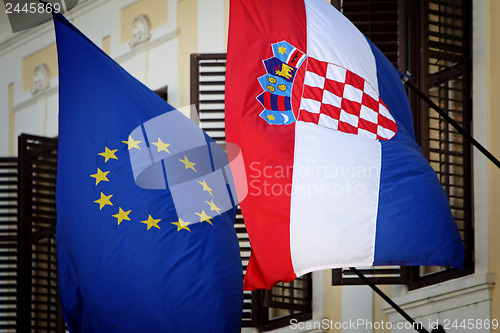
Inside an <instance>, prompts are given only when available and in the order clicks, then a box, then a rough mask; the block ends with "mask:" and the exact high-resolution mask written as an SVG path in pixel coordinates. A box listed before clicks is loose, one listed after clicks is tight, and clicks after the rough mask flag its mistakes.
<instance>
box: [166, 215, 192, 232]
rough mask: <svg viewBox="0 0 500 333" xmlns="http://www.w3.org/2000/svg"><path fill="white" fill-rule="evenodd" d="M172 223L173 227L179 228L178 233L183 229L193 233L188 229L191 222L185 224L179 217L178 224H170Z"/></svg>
mask: <svg viewBox="0 0 500 333" xmlns="http://www.w3.org/2000/svg"><path fill="white" fill-rule="evenodd" d="M170 223H172V224H173V225H176V226H177V231H180V230H181V229H186V230H187V231H189V232H191V230H189V228H188V225H189V224H190V223H189V222H184V221H183V220H182V219H181V218H180V217H179V221H178V222H170Z"/></svg>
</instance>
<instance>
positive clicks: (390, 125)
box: [378, 113, 398, 133]
mask: <svg viewBox="0 0 500 333" xmlns="http://www.w3.org/2000/svg"><path fill="white" fill-rule="evenodd" d="M378 124H379V125H380V126H382V127H383V128H387V129H389V130H391V131H393V132H394V133H396V132H397V130H398V126H397V125H396V123H395V122H394V121H393V120H391V119H389V118H386V117H384V116H383V115H381V114H380V113H379V115H378Z"/></svg>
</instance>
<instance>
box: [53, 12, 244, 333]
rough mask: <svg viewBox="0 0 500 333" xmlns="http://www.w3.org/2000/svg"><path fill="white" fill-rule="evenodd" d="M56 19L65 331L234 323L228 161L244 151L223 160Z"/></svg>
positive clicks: (235, 269)
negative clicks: (66, 327) (67, 329)
mask: <svg viewBox="0 0 500 333" xmlns="http://www.w3.org/2000/svg"><path fill="white" fill-rule="evenodd" d="M54 25H55V30H56V39H57V51H58V61H59V147H58V175H57V195H56V197H57V214H58V219H57V255H58V258H57V259H58V269H59V286H60V297H61V304H62V308H63V313H64V317H65V320H66V323H67V326H68V328H69V330H70V332H162V333H163V332H195V331H200V330H201V331H204V332H214V333H219V332H240V331H241V316H242V307H243V293H242V284H243V279H242V265H241V257H240V252H239V244H238V239H237V237H236V232H235V229H234V219H235V215H236V205H237V200H236V189H235V184H234V181H233V176H232V174H231V171H230V168H229V164H231V163H234V162H235V161H236V162H237V163H240V162H241V161H242V158H241V156H240V155H238V154H236V155H235V156H236V157H234V158H232V159H231V160H228V158H227V155H226V153H225V152H224V151H223V150H222V149H221V148H220V147H218V146H217V145H216V144H215V142H214V141H213V140H212V139H211V138H210V137H209V136H208V135H206V134H205V133H204V132H203V131H202V130H201V129H200V128H198V127H197V126H196V125H195V124H194V123H193V122H192V121H191V120H189V119H188V118H186V117H185V116H184V115H182V114H181V113H180V112H179V111H177V110H175V109H174V108H173V107H172V106H170V105H169V104H167V103H166V102H165V101H163V100H161V99H160V98H159V97H158V96H157V95H156V94H155V93H154V92H152V91H151V90H149V89H148V88H147V87H146V86H144V85H143V84H142V83H140V82H139V81H137V80H136V79H135V78H133V77H132V76H131V75H130V74H128V73H127V72H126V71H125V70H124V69H123V68H121V67H120V66H119V65H118V64H117V63H116V62H114V61H113V60H112V59H111V58H109V57H108V56H107V55H106V54H105V53H104V52H102V51H101V50H100V49H99V48H98V47H96V46H95V45H94V44H92V42H91V41H90V40H89V39H87V38H86V37H85V36H84V35H83V34H82V33H81V32H80V31H78V30H77V29H76V28H75V27H74V26H73V25H71V24H70V23H69V22H68V21H67V20H66V19H65V18H64V17H62V16H60V15H55V16H54ZM241 172H242V171H241V170H240V171H239V173H240V174H242V176H243V177H244V174H243V173H241ZM240 187H241V186H240Z"/></svg>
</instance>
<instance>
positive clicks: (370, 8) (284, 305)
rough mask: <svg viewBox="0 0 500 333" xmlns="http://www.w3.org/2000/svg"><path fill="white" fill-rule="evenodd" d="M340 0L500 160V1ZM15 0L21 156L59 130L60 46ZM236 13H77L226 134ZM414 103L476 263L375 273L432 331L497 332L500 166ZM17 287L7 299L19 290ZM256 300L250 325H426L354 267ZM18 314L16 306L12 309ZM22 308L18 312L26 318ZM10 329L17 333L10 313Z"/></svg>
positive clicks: (251, 301) (140, 0) (126, 60)
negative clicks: (228, 62)
mask: <svg viewBox="0 0 500 333" xmlns="http://www.w3.org/2000/svg"><path fill="white" fill-rule="evenodd" d="M331 3H332V5H334V6H336V7H337V8H339V9H340V10H342V11H343V12H344V14H345V15H346V16H347V17H348V18H349V19H351V21H353V22H354V23H355V24H356V25H357V26H358V27H359V28H360V30H362V31H363V32H364V33H365V34H366V35H367V36H368V37H369V38H371V39H372V40H373V41H374V42H375V44H377V45H378V46H379V48H381V50H382V51H383V52H384V53H385V54H386V55H387V56H388V58H389V59H390V60H391V61H392V62H393V63H394V64H395V65H396V66H398V68H399V69H400V71H401V72H406V71H407V70H408V71H409V72H410V73H411V74H412V76H413V78H414V80H415V83H416V85H417V86H419V87H420V89H421V90H423V91H424V92H425V93H426V94H428V95H430V96H431V97H432V98H433V100H434V101H435V102H436V103H437V104H438V105H439V106H440V107H442V108H443V109H445V110H446V111H447V112H448V114H449V115H450V116H452V118H454V119H455V120H456V121H458V122H459V123H460V124H461V125H462V126H463V127H464V128H466V130H467V131H469V132H470V133H471V134H473V136H474V137H475V138H476V140H478V141H479V142H481V143H482V144H483V145H484V146H485V147H486V148H487V149H488V150H490V152H491V153H493V155H495V156H497V157H500V133H499V131H498V130H497V128H500V112H499V111H497V110H496V107H497V105H498V104H499V103H500V94H497V93H496V91H495V88H496V87H497V84H499V85H500V79H498V78H497V77H498V76H499V75H500V65H499V64H497V62H496V60H497V59H500V34H499V33H498V32H500V22H498V20H497V16H496V15H497V14H500V3H499V2H498V1H496V0H473V1H468V0H463V1H462V0H425V1H418V2H415V1H410V0H365V1H352V0H343V1H340V0H336V1H331ZM415 3H418V4H415ZM3 5H4V4H3V3H0V10H1V12H0V29H1V30H0V32H1V34H0V157H4V156H5V157H7V156H9V157H16V156H19V155H20V154H19V153H18V151H19V149H20V146H19V143H18V142H19V141H18V137H19V135H21V134H22V133H24V134H30V135H35V136H41V137H48V138H54V137H57V132H58V129H57V126H58V123H57V113H58V69H57V52H56V46H55V36H54V29H53V26H52V23H50V22H49V23H46V24H43V25H40V26H37V27H35V28H32V29H29V30H25V31H23V32H18V33H15V34H13V33H11V32H9V28H8V25H7V18H6V16H5V14H4V12H5V10H4V8H2V6H3ZM228 13H229V0H203V1H202V0H105V1H97V0H81V1H80V3H79V4H78V5H77V6H76V7H75V8H74V9H73V10H71V11H70V12H69V13H67V14H66V15H65V16H66V17H67V18H68V19H69V20H70V21H71V22H72V23H73V24H74V25H75V26H76V27H77V28H78V29H80V30H81V31H82V32H83V33H84V34H85V35H86V36H87V37H89V39H91V40H92V41H93V42H94V43H95V44H96V45H97V46H99V47H101V48H102V49H103V50H104V51H105V52H106V53H107V54H108V55H110V56H111V57H112V58H113V59H115V60H116V61H117V62H118V63H119V64H120V65H121V66H122V67H124V68H125V69H126V70H127V71H129V72H130V73H131V74H132V75H133V76H134V77H136V78H137V79H138V80H139V81H141V82H143V83H144V84H145V85H146V86H148V87H149V88H150V89H152V90H154V91H156V92H157V93H158V94H159V95H160V96H162V97H163V98H164V99H165V100H167V101H168V102H169V103H170V104H171V105H173V106H175V107H179V108H181V107H184V106H188V105H190V104H195V106H196V108H197V109H198V111H199V114H197V115H196V116H197V117H199V123H200V125H201V126H202V127H203V128H204V129H205V130H206V131H207V132H208V134H210V135H212V136H213V137H214V138H215V139H217V140H218V141H220V142H222V141H224V122H223V117H224V112H223V111H224V104H223V102H224V71H225V52H226V44H227V31H228ZM207 64H209V65H207ZM74 65H75V66H78V64H77V63H75V64H74ZM497 81H498V82H497ZM410 100H411V103H412V106H413V111H414V121H415V125H416V128H417V139H418V140H419V143H420V144H421V146H422V149H423V151H424V155H426V157H427V158H428V159H429V160H430V162H431V165H432V166H433V167H434V169H435V170H436V172H437V173H438V175H439V178H440V179H441V181H442V183H443V186H444V187H445V190H446V192H447V194H448V196H449V198H450V204H451V206H452V208H453V212H454V215H455V219H456V221H457V225H458V227H459V230H460V231H461V235H462V238H463V240H464V244H465V245H466V246H465V247H466V251H467V253H466V264H465V268H464V270H462V271H456V270H455V271H453V270H448V269H446V268H443V267H435V268H411V269H410V268H402V267H385V268H383V269H382V270H378V271H370V270H366V271H365V272H366V273H367V275H368V276H369V277H370V278H372V280H373V281H375V282H376V283H377V284H379V286H380V288H381V289H382V290H383V291H384V292H385V293H387V294H388V295H389V296H391V297H392V299H393V300H394V301H395V302H396V303H397V304H399V305H400V306H401V307H402V308H403V309H404V310H405V311H406V312H407V313H408V314H409V315H411V316H412V317H414V318H415V319H416V320H417V321H419V322H421V323H422V324H423V325H424V327H426V328H427V329H428V330H429V331H430V328H431V327H432V326H433V325H435V324H436V323H439V324H441V325H443V326H445V329H446V332H467V331H470V332H493V331H495V329H494V328H495V323H496V326H497V329H498V325H499V322H498V321H499V320H500V291H499V288H498V287H497V286H496V279H497V277H496V274H497V273H500V258H499V257H498V256H497V254H498V253H500V242H498V241H497V237H499V236H500V205H499V203H500V169H498V168H497V167H495V166H494V165H493V164H492V163H491V162H489V161H488V160H487V159H486V158H485V157H484V156H483V155H482V154H481V153H480V152H479V151H478V150H477V149H472V148H470V146H469V145H468V144H467V143H466V141H464V139H463V138H462V137H461V136H460V135H459V134H457V133H456V131H454V130H452V129H451V128H450V127H449V126H448V125H447V124H446V123H445V122H444V121H443V120H442V119H440V118H439V116H437V115H436V114H435V113H434V111H432V110H430V109H429V107H428V106H427V105H425V103H423V102H422V101H420V100H418V99H417V98H416V96H414V95H410ZM186 115H188V116H192V117H194V115H193V114H190V113H186ZM197 121H198V120H197ZM0 190H1V188H0ZM7 201H8V200H7ZM2 209H4V208H2ZM9 209H10V208H5V209H4V210H3V211H2V212H4V211H9ZM9 219H15V217H9ZM237 227H238V228H239V229H238V233H239V235H240V236H241V239H242V242H241V244H242V256H243V259H244V261H243V263H245V258H247V257H248V250H249V249H248V241H247V239H246V238H245V236H244V227H243V225H242V224H241V221H240V223H239V224H238V225H237ZM14 280H15V279H14ZM6 290H7V291H8V290H9V289H8V288H7V289H6ZM6 295H7V296H5V297H6V299H8V298H9V297H11V298H12V297H14V296H12V294H8V293H7V294H6ZM9 295H10V296H9ZM28 299H29V297H28ZM245 302H246V305H245V312H244V326H245V327H244V328H243V331H244V332H257V331H264V330H267V331H276V332H411V331H413V330H412V329H411V328H409V327H408V326H405V324H404V323H405V320H404V319H403V318H402V317H401V316H400V315H399V314H398V313H397V312H395V310H394V309H392V308H391V307H390V306H389V305H388V304H387V303H385V302H384V301H382V300H381V299H380V297H379V296H378V295H376V294H375V293H374V292H373V291H372V290H371V289H370V288H369V287H367V286H366V285H363V283H360V281H359V280H357V279H355V278H354V277H353V276H352V274H349V271H348V270H343V271H342V270H340V271H339V270H336V271H333V272H332V270H327V271H321V272H314V273H312V274H311V276H310V277H305V278H303V279H301V280H300V281H297V282H295V283H291V284H282V285H279V286H278V287H277V288H275V290H273V291H272V292H255V293H246V294H245ZM17 311H18V309H17V310H16V309H14V308H12V309H11V310H10V312H9V311H7V313H16V312H17ZM17 314H18V317H17V319H16V317H15V316H14V315H13V316H12V318H14V319H11V320H10V321H11V322H13V321H15V320H20V318H19V312H17ZM9 318H10V317H9ZM49 319H50V318H49ZM49 319H47V320H49ZM464 320H465V321H464ZM1 321H2V318H1V317H0V322H1ZM7 321H8V320H7ZM471 325H472V326H471ZM0 326H1V325H0ZM5 327H6V331H9V330H11V331H13V329H11V328H8V327H10V326H9V325H8V323H7V324H5ZM50 327H52V326H50Z"/></svg>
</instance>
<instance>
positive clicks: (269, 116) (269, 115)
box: [267, 114, 276, 120]
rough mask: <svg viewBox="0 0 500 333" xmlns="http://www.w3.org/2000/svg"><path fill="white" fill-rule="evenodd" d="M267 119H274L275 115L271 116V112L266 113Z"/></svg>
mask: <svg viewBox="0 0 500 333" xmlns="http://www.w3.org/2000/svg"><path fill="white" fill-rule="evenodd" d="M267 119H269V120H274V119H276V117H275V116H273V115H272V114H268V115H267Z"/></svg>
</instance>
